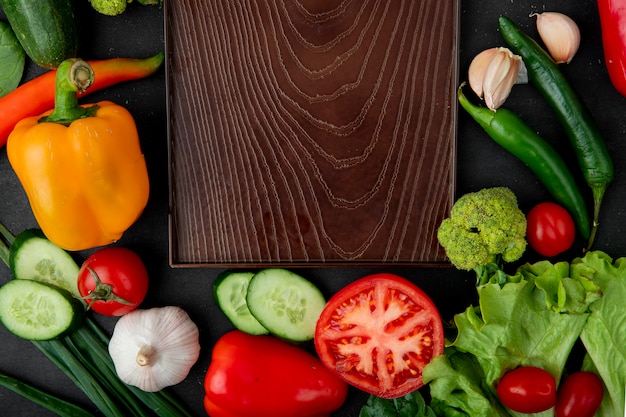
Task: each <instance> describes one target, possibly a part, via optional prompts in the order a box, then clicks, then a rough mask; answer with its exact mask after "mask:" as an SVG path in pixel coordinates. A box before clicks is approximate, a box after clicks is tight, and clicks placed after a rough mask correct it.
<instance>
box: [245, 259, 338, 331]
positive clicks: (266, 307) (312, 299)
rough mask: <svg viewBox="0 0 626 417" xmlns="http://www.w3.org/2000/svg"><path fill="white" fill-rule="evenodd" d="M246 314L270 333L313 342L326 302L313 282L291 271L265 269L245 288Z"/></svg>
mask: <svg viewBox="0 0 626 417" xmlns="http://www.w3.org/2000/svg"><path fill="white" fill-rule="evenodd" d="M246 302H247V304H248V308H249V309H250V312H251V313H252V315H253V316H254V317H256V319H257V320H258V321H259V322H260V323H261V324H262V325H263V327H265V328H266V329H267V330H269V331H270V333H273V334H275V335H276V336H279V337H281V338H283V339H286V340H290V341H294V342H303V341H306V340H311V339H313V335H314V333H315V324H316V322H317V319H318V318H319V316H320V314H321V312H322V309H323V308H324V306H325V305H326V299H325V298H324V296H323V295H322V292H321V291H320V290H319V289H318V288H317V287H316V286H315V285H313V283H311V282H310V281H308V280H307V279H305V278H303V277H301V276H300V275H298V274H295V273H293V272H291V271H288V270H286V269H281V268H268V269H263V270H261V271H259V272H257V273H256V274H255V275H254V277H252V280H250V284H249V285H248V294H247V297H246Z"/></svg>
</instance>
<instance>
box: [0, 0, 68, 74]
mask: <svg viewBox="0 0 626 417" xmlns="http://www.w3.org/2000/svg"><path fill="white" fill-rule="evenodd" d="M0 7H2V10H3V11H4V14H5V15H6V17H7V19H8V20H9V23H10V24H11V27H12V28H13V31H14V32H15V35H16V36H17V39H18V40H19V42H20V44H21V45H22V47H23V48H24V51H26V54H27V55H28V56H29V57H30V59H32V60H33V62H35V63H36V64H37V65H39V66H41V67H43V68H49V69H53V68H56V67H57V66H58V65H59V64H60V63H61V62H63V61H64V60H65V59H67V58H73V57H75V56H76V53H77V51H78V30H77V28H76V22H75V20H74V10H73V2H72V0H37V1H33V0H0Z"/></svg>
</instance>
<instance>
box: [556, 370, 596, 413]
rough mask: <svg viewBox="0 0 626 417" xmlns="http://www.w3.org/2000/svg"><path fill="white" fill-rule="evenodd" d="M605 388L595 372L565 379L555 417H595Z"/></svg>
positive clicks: (582, 373)
mask: <svg viewBox="0 0 626 417" xmlns="http://www.w3.org/2000/svg"><path fill="white" fill-rule="evenodd" d="M603 396H604V387H603V386H602V381H601V380H600V377H598V375H596V374H594V373H593V372H583V371H581V372H575V373H573V374H571V375H570V376H568V377H567V378H565V380H564V381H563V382H562V383H561V386H560V387H559V392H558V393H557V398H556V406H555V407H554V415H555V417H593V416H594V415H596V411H598V408H600V404H601V403H602V397H603Z"/></svg>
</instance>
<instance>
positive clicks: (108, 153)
mask: <svg viewBox="0 0 626 417" xmlns="http://www.w3.org/2000/svg"><path fill="white" fill-rule="evenodd" d="M92 82H93V71H92V70H91V67H89V65H88V64H87V63H85V62H84V61H82V60H78V59H70V60H67V61H65V62H63V63H62V64H61V65H60V66H59V68H58V69H57V86H56V97H55V109H54V111H52V112H47V113H45V114H44V115H42V116H37V117H30V118H26V119H24V120H22V121H20V122H19V123H18V124H17V125H16V126H15V128H14V130H13V132H12V133H11V134H10V135H9V138H8V141H7V154H8V157H9V162H10V163H11V166H12V168H13V170H14V171H15V173H16V175H17V177H18V178H19V180H20V182H21V184H22V186H23V188H24V190H25V192H26V195H27V196H28V200H29V203H30V206H31V208H32V211H33V214H34V216H35V219H36V220H37V222H38V223H39V226H40V228H41V230H42V231H43V232H44V234H45V235H46V236H47V237H48V239H50V240H51V241H52V242H54V243H56V244H57V245H59V246H60V247H62V248H64V249H66V250H70V251H76V250H84V249H90V248H94V247H97V246H104V245H108V244H110V243H113V242H115V241H117V240H119V239H120V238H121V236H122V234H123V233H124V232H125V231H126V230H127V229H128V228H129V227H130V226H131V225H132V224H133V223H134V222H135V221H136V220H137V219H138V217H139V216H140V214H141V213H142V212H143V210H144V208H145V206H146V204H147V202H148V194H149V182H148V173H147V168H146V163H145V159H144V156H143V154H142V152H141V148H140V144H139V137H138V133H137V128H136V125H135V122H134V120H133V118H132V116H131V114H130V113H129V112H128V110H126V109H125V108H123V107H121V106H118V105H116V104H114V103H112V102H108V101H103V102H100V103H97V104H95V105H86V106H79V105H78V99H77V98H76V92H77V91H80V90H83V89H85V88H87V87H88V86H89V85H91V83H92Z"/></svg>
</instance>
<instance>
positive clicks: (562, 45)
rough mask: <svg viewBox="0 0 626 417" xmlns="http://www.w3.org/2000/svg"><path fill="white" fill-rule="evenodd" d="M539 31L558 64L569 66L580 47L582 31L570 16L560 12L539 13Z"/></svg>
mask: <svg viewBox="0 0 626 417" xmlns="http://www.w3.org/2000/svg"><path fill="white" fill-rule="evenodd" d="M536 16H537V31H538V32H539V36H540V37H541V40H542V41H543V43H544V45H545V46H546V48H547V49H548V52H549V53H550V55H551V56H552V59H554V62H556V63H557V64H563V63H565V64H569V63H570V62H571V60H572V59H573V58H574V55H576V52H578V47H579V46H580V29H579V28H578V25H577V24H576V22H574V20H572V18H570V17H569V16H567V15H565V14H563V13H559V12H543V13H537V14H536Z"/></svg>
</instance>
